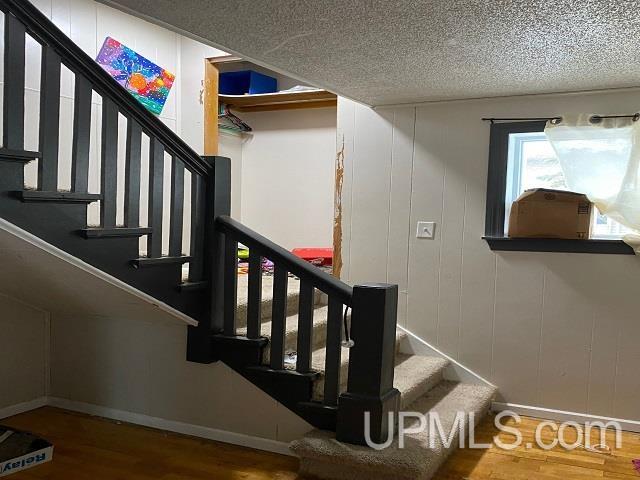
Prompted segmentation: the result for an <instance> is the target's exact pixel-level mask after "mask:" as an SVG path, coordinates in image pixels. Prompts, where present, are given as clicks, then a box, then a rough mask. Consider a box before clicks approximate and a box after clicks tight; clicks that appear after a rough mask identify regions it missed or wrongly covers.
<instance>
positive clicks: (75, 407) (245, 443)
mask: <svg viewBox="0 0 640 480" xmlns="http://www.w3.org/2000/svg"><path fill="white" fill-rule="evenodd" d="M47 405H50V406H52V407H58V408H64V409H65V410H71V411H74V412H80V413H85V414H87V415H95V416H99V417H105V418H108V419H111V420H118V421H121V422H127V423H132V424H135V425H141V426H144V427H151V428H157V429H159V430H166V431H169V432H174V433H180V434H183V435H190V436H194V437H200V438H206V439H208V440H215V441H217V442H223V443H230V444H232V445H238V446H241V447H247V448H253V449H256V450H263V451H266V452H272V453H278V454H281V455H289V456H293V453H292V452H291V451H290V450H289V444H288V443H285V442H279V441H277V440H270V439H268V438H260V437H254V436H251V435H244V434H241V433H234V432H228V431H226V430H218V429H215V428H210V427H203V426H201V425H193V424H189V423H183V422H176V421H173V420H166V419H164V418H158V417H151V416H148V415H143V414H140V413H132V412H127V411H125V410H117V409H114V408H109V407H103V406H100V405H93V404H91V403H84V402H75V401H72V400H67V399H64V398H57V397H49V398H48V402H47Z"/></svg>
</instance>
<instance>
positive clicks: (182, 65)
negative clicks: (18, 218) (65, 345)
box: [0, 0, 223, 253]
mask: <svg viewBox="0 0 640 480" xmlns="http://www.w3.org/2000/svg"><path fill="white" fill-rule="evenodd" d="M34 3H35V5H36V6H37V7H38V8H39V9H40V10H41V11H42V12H44V13H45V14H46V15H47V16H48V17H49V18H51V19H52V20H53V22H54V23H55V24H56V25H57V26H58V27H59V28H60V29H61V30H62V31H63V32H64V33H66V34H67V35H68V36H69V37H70V38H71V39H72V40H73V41H74V42H75V43H77V44H78V45H79V46H80V47H81V48H82V49H83V50H84V51H85V52H86V53H87V54H88V55H89V56H90V57H92V58H95V57H96V56H97V53H98V51H99V50H100V48H101V47H102V44H103V42H104V40H105V38H106V37H107V36H110V37H113V38H115V39H116V40H118V41H120V42H122V43H124V44H125V45H127V46H129V47H131V48H133V49H134V50H136V51H137V52H139V53H140V54H142V55H143V56H145V57H147V58H148V59H150V60H151V61H153V62H155V63H157V64H158V65H160V66H162V67H164V68H166V69H167V70H169V71H170V72H172V73H174V74H175V75H176V81H175V83H174V85H173V88H172V90H171V93H170V95H169V97H168V99H167V103H166V104H165V107H164V109H163V111H162V114H161V115H160V116H159V118H160V120H162V121H163V122H164V123H165V124H166V125H167V126H168V127H169V128H171V129H172V130H173V131H175V132H176V133H178V134H179V135H181V136H182V137H183V139H184V140H185V141H186V142H187V143H189V145H191V147H192V148H194V149H195V150H196V151H197V152H198V153H203V143H204V126H203V119H204V115H203V106H202V97H201V90H202V81H203V79H204V60H205V58H207V57H210V56H214V55H219V54H221V53H223V52H220V51H219V50H217V49H215V48H211V47H208V46H206V45H203V44H201V43H199V42H196V41H193V40H191V39H188V38H186V37H183V36H181V35H179V34H176V33H174V32H172V31H169V30H167V29H165V28H162V27H159V26H156V25H153V24H151V23H149V22H146V21H144V20H141V19H138V18H136V17H133V16H131V15H127V14H125V13H122V12H120V11H118V10H115V9H113V8H110V7H107V6H105V5H102V4H100V3H97V2H95V1H93V0H37V1H35V2H34ZM3 30H4V21H2V22H0V44H2V42H4V35H3ZM3 47H4V45H3V44H2V51H4V48H3ZM40 58H41V47H40V45H39V44H38V43H37V42H35V41H34V40H33V39H31V38H28V39H27V53H26V81H25V98H26V114H25V117H26V118H25V126H26V131H25V146H26V148H27V149H28V150H38V135H39V128H38V119H39V102H40ZM1 69H2V62H0V70H1ZM74 81H75V79H74V75H73V73H71V72H70V71H69V70H68V69H67V68H66V67H63V69H62V75H61V105H60V127H61V128H60V133H61V137H60V149H59V151H60V157H59V188H60V189H63V190H64V189H67V190H68V189H69V188H70V185H71V141H72V126H73V102H74ZM0 87H1V85H0ZM0 91H1V88H0ZM101 103H102V99H101V97H100V96H99V95H97V94H96V93H95V92H94V95H93V103H92V130H91V135H92V136H91V153H90V167H89V190H90V192H91V193H100V128H101V125H100V124H101V115H102V111H101ZM0 122H1V119H0ZM0 130H1V129H0ZM125 139H126V120H125V119H124V117H121V119H120V122H119V145H118V168H119V178H118V203H117V205H118V215H117V220H118V222H120V223H121V222H123V219H124V165H125ZM148 147H149V142H148V138H147V137H146V136H145V135H143V142H142V179H141V180H142V189H141V190H142V191H141V212H140V214H141V218H140V220H141V225H142V226H146V225H147V210H146V205H147V199H148V170H146V169H145V167H147V166H148ZM169 165H170V158H169V156H168V155H167V156H166V163H165V182H164V186H165V203H166V205H165V212H166V214H165V217H166V218H165V225H168V221H169V217H168V215H169V213H168V212H169V204H168V202H169V193H170V188H171V184H170V174H171V173H170V172H171V169H170V167H169ZM37 171H38V168H37V163H36V162H32V163H31V164H29V165H28V166H27V167H26V178H25V181H26V184H27V186H29V187H35V186H36V184H37ZM187 180H188V178H187ZM185 190H186V191H185V195H186V198H189V196H188V195H189V194H190V184H189V183H188V182H185ZM186 213H187V214H188V213H189V212H188V206H187V211H186ZM99 218H100V207H99V204H98V203H93V204H91V205H90V206H89V214H88V221H89V224H90V225H97V224H98V223H99ZM186 219H187V220H186V223H187V226H188V221H189V217H188V215H186ZM164 230H165V231H164V232H163V244H164V252H165V253H166V252H167V250H168V235H169V231H168V228H165V229H164ZM188 233H189V228H185V239H184V244H185V246H186V245H188ZM145 244H146V242H145V239H141V249H142V250H144V249H145V248H146V247H145Z"/></svg>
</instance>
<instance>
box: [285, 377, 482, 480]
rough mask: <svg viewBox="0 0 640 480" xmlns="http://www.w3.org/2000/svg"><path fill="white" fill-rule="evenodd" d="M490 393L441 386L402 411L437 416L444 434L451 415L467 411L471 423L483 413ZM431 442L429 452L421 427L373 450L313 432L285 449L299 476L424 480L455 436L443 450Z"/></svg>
mask: <svg viewBox="0 0 640 480" xmlns="http://www.w3.org/2000/svg"><path fill="white" fill-rule="evenodd" d="M494 395H495V389H493V388H490V387H487V386H479V385H469V384H460V383H453V382H441V383H440V384H439V385H437V386H436V387H435V388H433V389H431V390H430V391H429V392H428V393H427V394H426V395H423V396H422V397H420V398H419V399H418V400H416V401H415V402H413V403H412V404H411V405H409V407H408V408H406V411H412V412H421V413H424V414H427V413H429V412H433V413H437V414H438V415H439V417H440V422H441V424H442V427H443V431H444V432H445V433H446V434H448V432H449V431H450V429H451V426H452V425H453V423H454V421H455V417H456V414H457V412H465V413H466V414H467V415H468V414H469V413H470V412H473V413H474V414H475V421H476V424H477V423H478V422H479V421H480V420H481V419H482V417H483V416H484V415H485V414H486V412H487V411H488V410H489V408H490V406H491V401H492V399H493V396H494ZM467 418H468V417H467ZM427 423H428V422H427ZM417 425H418V420H417V419H407V424H406V427H407V428H410V427H411V426H417ZM436 438H437V440H436V443H435V448H433V449H432V448H430V445H429V432H428V429H427V430H425V431H423V432H421V433H416V434H408V435H406V436H405V445H404V448H402V449H401V448H399V447H398V439H397V438H396V439H395V440H394V441H393V443H392V444H391V445H390V446H389V447H388V448H386V449H383V450H374V449H371V448H368V447H363V446H357V445H350V444H345V443H340V442H338V441H337V440H335V434H333V433H331V432H327V431H320V430H314V431H313V432H311V433H309V434H307V435H306V436H305V437H304V438H302V439H300V440H296V441H295V442H293V443H292V444H291V449H292V450H293V452H294V453H295V454H296V455H298V457H300V473H301V474H302V475H303V476H304V475H308V476H311V477H313V478H320V479H327V480H329V479H331V480H370V479H372V478H375V479H376V480H428V479H430V478H431V477H432V476H433V475H434V474H435V472H436V471H437V470H438V468H439V467H440V466H441V465H442V463H443V462H444V461H445V460H446V459H447V457H448V456H449V454H450V453H451V452H452V451H453V450H454V449H455V448H456V447H457V445H458V440H457V438H458V435H457V434H456V435H455V437H454V440H453V442H452V443H451V445H450V446H449V447H445V446H444V445H443V444H442V442H441V441H440V439H439V436H436Z"/></svg>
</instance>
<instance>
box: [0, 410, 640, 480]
mask: <svg viewBox="0 0 640 480" xmlns="http://www.w3.org/2000/svg"><path fill="white" fill-rule="evenodd" d="M539 422H540V421H539V420H535V419H528V418H527V419H524V421H523V423H522V425H521V429H522V432H523V437H524V442H523V445H526V443H527V442H533V438H534V432H535V428H536V426H537V425H538V423H539ZM0 423H2V424H3V425H7V426H10V427H13V428H16V429H22V430H27V431H30V432H33V433H36V434H38V435H41V436H43V437H44V438H46V439H47V440H50V441H52V442H53V443H54V445H55V452H54V461H53V462H51V463H49V464H46V465H42V466H39V467H36V468H33V469H31V470H28V471H26V472H23V473H18V474H15V475H12V476H11V477H10V478H11V479H15V480H20V479H31V480H34V479H52V480H54V479H55V480H69V479H78V480H85V479H86V480H102V479H105V480H106V479H109V480H119V479H123V480H124V479H144V480H151V479H161V480H187V479H189V480H200V479H207V480H211V479H216V480H239V479H245V480H261V479H276V480H294V479H298V478H299V477H298V475H297V474H296V470H297V467H298V462H297V460H296V459H295V458H291V457H286V456H282V455H276V454H270V453H266V452H260V451H256V450H251V449H246V448H242V447H236V446H232V445H227V444H223V443H217V442H212V441H208V440H203V439H199V438H193V437H186V436H183V435H178V434H173V433H167V432H163V431H160V430H154V429H150V428H145V427H139V426H135V425H128V424H122V423H117V422H113V421H111V420H105V419H102V418H98V417H90V416H87V415H83V414H78V413H73V412H68V411H65V410H60V409H56V408H51V407H44V408H40V409H38V410H34V411H32V412H28V413H24V414H22V415H17V416H15V417H11V418H8V419H4V420H2V421H0ZM547 432H548V431H547ZM476 433H477V435H476V439H477V441H478V442H488V441H490V439H491V438H492V437H493V436H494V435H495V434H496V433H497V430H496V429H495V427H493V420H492V418H488V419H486V420H485V421H484V422H483V423H482V425H481V426H480V427H479V428H478V430H477V432H476ZM500 438H501V439H503V440H504V441H505V442H510V441H512V439H513V437H512V436H510V435H508V434H504V433H501V434H500ZM543 438H545V439H546V440H549V439H550V438H551V437H550V436H549V435H548V434H546V435H544V436H543ZM608 438H609V441H610V442H611V441H612V439H613V438H612V437H611V436H609V437H608ZM567 440H568V441H571V440H572V438H571V437H570V436H567ZM634 458H640V435H635V434H630V433H624V434H623V447H622V448H621V449H619V450H615V451H613V452H612V454H611V455H603V454H597V453H592V452H587V451H585V450H580V449H579V450H575V451H572V452H566V451H564V450H561V449H559V448H556V449H553V450H550V451H545V450H542V449H540V448H537V447H536V448H531V449H527V448H525V447H524V446H523V447H520V448H518V449H516V450H513V451H504V450H498V449H495V448H493V449H490V450H469V449H465V450H459V451H457V452H456V453H455V454H454V455H453V456H452V457H451V458H450V459H449V460H448V461H447V463H446V464H445V465H444V466H443V467H442V469H441V470H440V472H438V474H437V475H436V477H435V478H436V479H438V480H464V479H470V480H529V479H532V480H533V479H536V480H537V479H540V480H551V479H553V480H560V479H585V478H586V479H592V478H618V479H627V480H631V479H638V478H640V474H638V473H636V472H635V470H634V468H633V466H632V464H631V460H632V459H634ZM372 480H374V479H372Z"/></svg>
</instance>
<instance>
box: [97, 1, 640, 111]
mask: <svg viewBox="0 0 640 480" xmlns="http://www.w3.org/2000/svg"><path fill="white" fill-rule="evenodd" d="M101 1H103V2H104V3H109V4H111V5H114V6H115V3H118V4H120V6H122V7H125V8H128V9H131V11H135V12H138V13H139V14H140V15H143V16H147V17H149V18H153V19H156V20H159V21H161V22H164V23H165V24H169V25H171V26H173V27H174V28H177V29H178V30H182V31H187V32H190V33H191V34H193V35H196V36H198V37H200V38H201V39H204V40H207V41H208V42H212V43H213V44H214V45H215V46H218V47H219V48H223V49H224V48H226V49H227V50H228V51H233V52H235V53H238V54H241V55H242V56H244V57H246V58H249V59H252V60H254V61H258V62H259V63H261V64H263V65H265V66H271V67H272V68H275V69H278V70H281V71H283V72H284V73H288V74H290V75H292V76H295V77H297V78H300V79H303V80H305V81H307V82H310V83H313V84H315V85H317V86H321V87H324V88H327V89H329V90H332V91H334V92H336V93H338V94H341V95H344V96H347V97H350V98H352V99H354V100H358V101H360V102H363V103H366V104H368V105H384V104H398V103H409V102H418V101H433V100H444V99H457V98H474V97H489V96H504V95H520V94H531V93H547V92H563V91H578V90H593V89H604V88H619V87H631V86H637V85H639V84H640V81H639V80H640V61H639V60H640V58H639V57H640V35H638V32H639V27H640V1H638V0H633V1H627V0H625V1H614V0H553V1H549V0H414V1H411V0H394V1H381V0H370V1H363V0H350V1H344V0H323V1H316V0H313V1H311V0H304V1H301V0H262V1H249V0H243V1H233V2H229V1H226V0H224V1H223V0H181V1H180V2H175V1H174V0H115V1H114V0H101ZM178 4H179V5H180V8H176V6H177V5H178Z"/></svg>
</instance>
